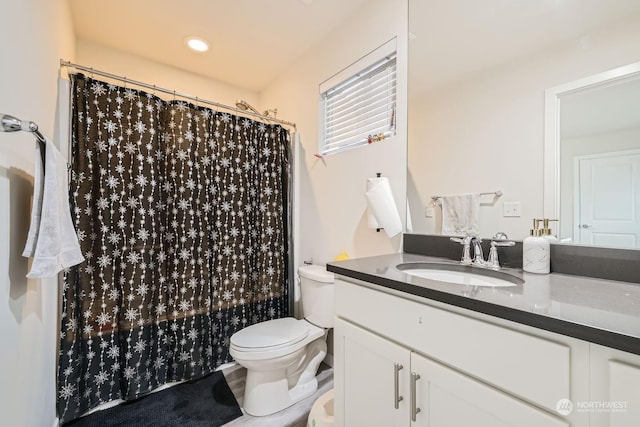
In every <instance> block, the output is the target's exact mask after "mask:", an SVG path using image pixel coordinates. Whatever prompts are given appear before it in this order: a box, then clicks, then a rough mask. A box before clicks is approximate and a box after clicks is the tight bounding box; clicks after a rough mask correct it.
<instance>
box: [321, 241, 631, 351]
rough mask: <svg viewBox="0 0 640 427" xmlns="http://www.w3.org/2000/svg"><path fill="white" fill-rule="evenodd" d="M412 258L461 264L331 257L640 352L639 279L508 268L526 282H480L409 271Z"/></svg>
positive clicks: (447, 299)
mask: <svg viewBox="0 0 640 427" xmlns="http://www.w3.org/2000/svg"><path fill="white" fill-rule="evenodd" d="M407 262H439V263H450V264H458V263H457V262H456V261H452V260H450V259H445V258H437V257H429V256H424V255H416V254H409V253H400V254H390V255H380V256H375V257H367V258H359V259H351V260H347V261H337V262H330V263H328V264H327V270H328V271H331V272H333V273H336V274H339V275H342V276H345V277H350V278H354V279H359V280H362V281H365V282H370V283H373V284H375V285H379V286H382V287H386V288H390V289H395V290H398V291H401V292H406V293H408V294H412V295H415V296H419V297H424V298H427V299H431V300H434V301H439V302H442V303H446V304H451V305H454V306H457V307H461V308H465V309H469V310H472V311H475V312H479V313H483V314H487V315H490V316H495V317H499V318H502V319H506V320H510V321H513V322H517V323H521V324H523V325H528V326H532V327H535V328H539V329H544V330H547V331H551V332H555V333H559V334H562V335H567V336H570V337H573V338H578V339H581V340H584V341H589V342H593V343H595V344H599V345H603V346H606V347H611V348H615V349H618V350H622V351H627V352H630V353H634V354H639V355H640V285H639V284H637V283H629V282H619V281H613V280H605V279H595V278H591V277H583V276H574V275H568V274H560V273H551V274H545V275H539V274H532V273H526V272H523V271H522V270H519V269H510V268H503V269H502V272H504V273H507V274H510V275H514V276H517V277H520V278H522V279H523V280H524V284H519V285H515V286H509V287H476V288H475V289H473V290H471V289H470V287H469V286H466V285H457V284H450V283H446V282H439V281H435V280H430V279H424V278H420V277H416V276H412V275H409V274H407V273H404V272H403V271H401V270H399V269H397V268H396V266H397V265H398V264H401V263H407Z"/></svg>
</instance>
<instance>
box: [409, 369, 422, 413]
mask: <svg viewBox="0 0 640 427" xmlns="http://www.w3.org/2000/svg"><path fill="white" fill-rule="evenodd" d="M419 379H420V375H418V374H416V373H415V372H412V373H411V421H413V422H415V421H416V415H418V412H420V408H418V407H417V405H416V382H418V380H419Z"/></svg>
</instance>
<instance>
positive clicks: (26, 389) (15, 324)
mask: <svg viewBox="0 0 640 427" xmlns="http://www.w3.org/2000/svg"><path fill="white" fill-rule="evenodd" d="M1 8H2V25H0V39H1V40H3V46H4V47H3V65H2V76H1V77H2V78H1V79H0V94H1V95H0V113H6V114H11V115H14V116H17V117H19V118H21V119H23V120H32V121H34V122H36V123H37V124H38V125H39V126H40V130H41V131H42V133H43V134H44V135H49V136H52V135H54V131H55V127H56V126H55V115H56V100H57V85H56V81H57V76H58V68H59V60H60V58H61V57H66V58H71V59H73V57H74V50H75V47H74V38H73V28H72V24H71V18H70V12H69V9H68V5H67V2H66V0H59V1H51V0H28V1H3V2H2V6H1ZM34 149H35V142H34V138H33V137H32V136H31V135H28V134H26V133H11V134H9V133H0V236H2V237H0V340H1V342H0V417H1V419H2V421H1V422H0V423H1V424H2V425H6V426H16V427H22V426H28V427H32V426H46V427H51V426H52V425H54V424H55V423H56V422H57V421H56V415H55V399H56V390H55V378H56V358H57V351H56V347H57V331H58V318H57V306H58V288H57V282H56V280H27V279H26V278H25V275H26V274H27V271H28V268H29V264H28V261H27V260H26V259H25V258H23V257H22V256H21V254H22V249H23V248H24V243H25V240H26V234H27V228H28V226H29V224H28V217H29V212H30V209H31V195H32V193H33V159H34Z"/></svg>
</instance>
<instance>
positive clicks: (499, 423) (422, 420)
mask: <svg viewBox="0 0 640 427" xmlns="http://www.w3.org/2000/svg"><path fill="white" fill-rule="evenodd" d="M411 370H412V373H413V375H414V378H417V376H418V375H419V378H417V379H416V380H415V392H416V394H415V397H416V409H415V412H416V414H415V422H412V424H411V426H412V427H426V426H429V427H463V426H464V427H466V426H473V427H507V426H514V427H515V426H518V427H561V426H564V427H567V426H569V423H568V422H567V421H565V420H563V419H562V418H560V417H556V416H554V415H551V414H549V413H547V412H546V411H543V410H541V409H538V408H535V407H533V406H532V405H529V404H527V403H525V402H523V401H521V400H519V399H517V398H515V397H513V396H511V395H509V394H506V393H504V392H501V391H499V390H497V389H495V388H493V387H491V386H489V385H486V384H484V383H482V382H479V381H476V380H474V379H472V378H471V377H468V376H466V375H464V374H462V373H460V372H458V371H455V370H453V369H450V368H448V367H446V366H444V365H441V364H439V363H437V362H434V361H432V360H430V359H427V358H425V357H423V356H421V355H418V354H415V353H412V354H411ZM411 386H413V384H411ZM411 388H413V387H411Z"/></svg>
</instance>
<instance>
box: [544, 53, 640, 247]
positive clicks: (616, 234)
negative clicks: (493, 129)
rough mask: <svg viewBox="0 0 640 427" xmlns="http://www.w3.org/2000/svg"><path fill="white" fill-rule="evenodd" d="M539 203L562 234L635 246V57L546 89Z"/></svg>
mask: <svg viewBox="0 0 640 427" xmlns="http://www.w3.org/2000/svg"><path fill="white" fill-rule="evenodd" d="M546 98H547V99H546V108H547V111H546V115H547V120H546V122H545V126H546V128H547V129H546V142H545V144H546V151H547V153H548V156H547V157H548V158H547V160H546V163H545V167H546V168H547V171H546V173H545V175H546V176H545V179H546V183H547V186H548V188H546V189H545V193H546V194H548V196H549V197H548V200H546V201H545V205H546V206H545V211H546V213H547V214H548V215H550V216H554V217H558V218H559V219H560V224H561V225H560V229H559V237H560V239H561V240H563V241H567V242H573V243H578V244H587V245H591V246H607V247H618V248H640V63H636V64H631V65H628V66H625V67H621V68H618V69H614V70H611V71H607V72H604V73H599V74H597V75H594V76H590V77H587V78H584V79H580V80H578V81H574V82H570V83H567V84H564V85H560V86H558V87H555V88H551V89H549V90H548V91H547V93H546Z"/></svg>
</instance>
